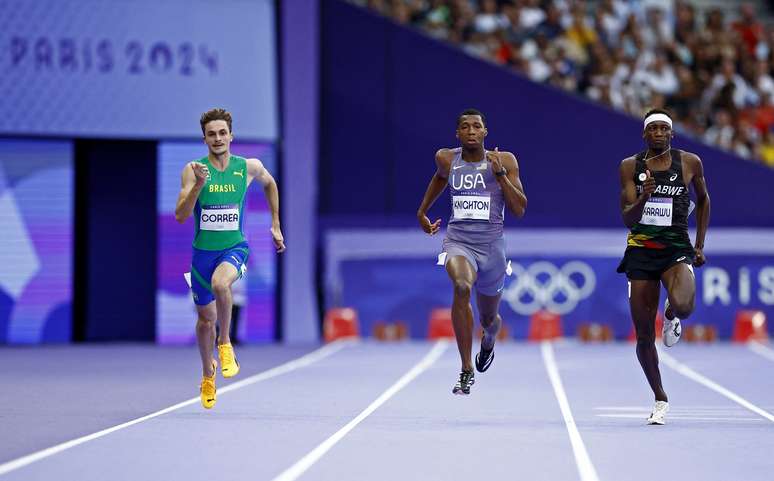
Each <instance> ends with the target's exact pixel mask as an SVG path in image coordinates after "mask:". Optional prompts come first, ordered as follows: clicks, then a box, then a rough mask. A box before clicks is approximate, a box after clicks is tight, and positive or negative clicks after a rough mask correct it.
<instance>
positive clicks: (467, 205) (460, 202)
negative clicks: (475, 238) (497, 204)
mask: <svg viewBox="0 0 774 481" xmlns="http://www.w3.org/2000/svg"><path fill="white" fill-rule="evenodd" d="M452 206H453V207H454V218H455V219H473V220H489V210H490V207H491V199H490V197H489V196H488V195H455V196H453V197H452Z"/></svg>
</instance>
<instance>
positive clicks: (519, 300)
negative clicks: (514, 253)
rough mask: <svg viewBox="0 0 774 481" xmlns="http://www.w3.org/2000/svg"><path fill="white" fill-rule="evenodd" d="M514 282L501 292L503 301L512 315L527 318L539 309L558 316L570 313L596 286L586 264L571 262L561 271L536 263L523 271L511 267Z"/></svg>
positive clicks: (592, 271)
mask: <svg viewBox="0 0 774 481" xmlns="http://www.w3.org/2000/svg"><path fill="white" fill-rule="evenodd" d="M511 268H512V269H513V276H514V277H515V280H514V281H512V282H511V283H510V285H508V287H506V288H505V289H504V290H503V296H502V298H503V299H504V300H505V301H506V302H508V304H509V305H510V306H511V309H513V310H514V312H516V313H518V314H521V315H525V316H526V315H530V314H533V313H535V312H537V311H538V310H540V309H547V310H549V311H552V312H555V313H557V314H567V313H568V312H572V311H573V310H574V309H575V308H576V307H577V306H578V303H579V302H580V301H582V300H583V299H585V298H587V297H589V296H590V295H591V293H592V292H594V289H595V288H596V286H597V277H596V276H595V275H594V270H593V269H592V268H591V267H590V266H589V265H588V264H586V263H585V262H582V261H570V262H568V263H567V264H565V265H564V266H562V267H561V269H560V268H557V267H556V266H555V265H554V264H552V263H551V262H548V261H539V262H535V263H534V264H532V265H530V266H529V267H528V268H526V269H525V268H524V267H522V266H521V265H519V264H511Z"/></svg>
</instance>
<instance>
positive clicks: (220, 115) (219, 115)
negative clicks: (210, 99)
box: [199, 109, 231, 134]
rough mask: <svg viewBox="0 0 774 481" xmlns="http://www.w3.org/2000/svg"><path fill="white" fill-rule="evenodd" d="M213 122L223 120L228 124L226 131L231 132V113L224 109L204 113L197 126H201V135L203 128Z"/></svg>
mask: <svg viewBox="0 0 774 481" xmlns="http://www.w3.org/2000/svg"><path fill="white" fill-rule="evenodd" d="M213 120H225V121H226V124H228V131H229V132H231V113H230V112H229V111H227V110H225V109H212V110H208V111H206V112H204V113H203V114H202V118H201V119H199V124H200V125H201V126H202V134H204V133H205V132H204V126H205V125H207V124H208V123H209V122H212V121H213Z"/></svg>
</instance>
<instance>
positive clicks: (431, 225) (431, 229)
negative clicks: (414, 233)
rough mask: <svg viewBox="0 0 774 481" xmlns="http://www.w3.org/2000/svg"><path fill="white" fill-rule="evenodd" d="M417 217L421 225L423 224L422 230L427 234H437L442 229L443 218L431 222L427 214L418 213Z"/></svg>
mask: <svg viewBox="0 0 774 481" xmlns="http://www.w3.org/2000/svg"><path fill="white" fill-rule="evenodd" d="M417 219H419V225H420V226H422V230H423V231H425V232H426V233H427V234H430V235H435V234H437V233H438V231H439V230H440V229H441V219H438V220H436V221H435V222H430V219H428V218H427V216H426V215H417Z"/></svg>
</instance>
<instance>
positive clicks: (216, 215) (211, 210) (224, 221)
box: [199, 204, 239, 231]
mask: <svg viewBox="0 0 774 481" xmlns="http://www.w3.org/2000/svg"><path fill="white" fill-rule="evenodd" d="M199 229H201V230H215V231H227V230H239V206H237V205H234V204H231V205H205V206H204V207H202V213H201V216H200V217H199Z"/></svg>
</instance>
